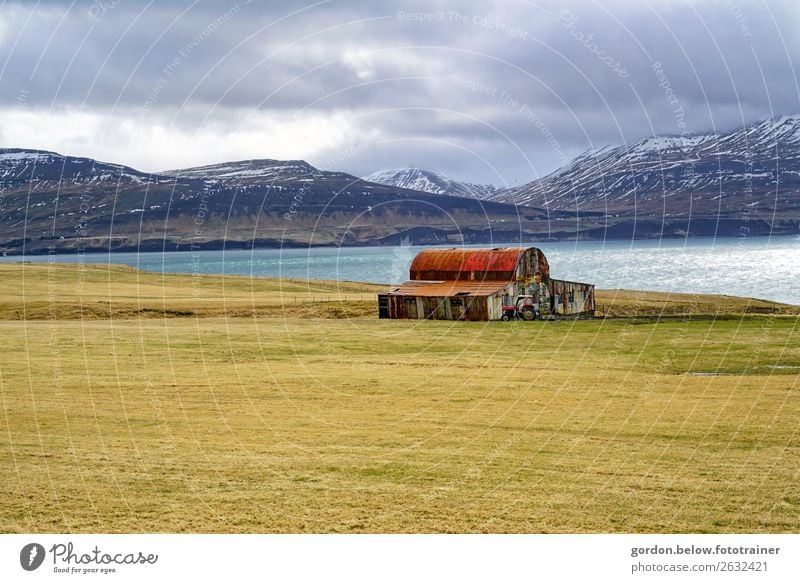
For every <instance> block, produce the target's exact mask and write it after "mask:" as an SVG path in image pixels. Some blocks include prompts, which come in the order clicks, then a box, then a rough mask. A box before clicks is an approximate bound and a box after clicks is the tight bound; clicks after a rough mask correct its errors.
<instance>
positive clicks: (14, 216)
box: [0, 149, 544, 253]
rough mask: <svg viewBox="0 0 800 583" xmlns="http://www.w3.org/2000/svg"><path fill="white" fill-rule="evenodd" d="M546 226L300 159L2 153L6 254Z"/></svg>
mask: <svg viewBox="0 0 800 583" xmlns="http://www.w3.org/2000/svg"><path fill="white" fill-rule="evenodd" d="M454 216H456V217H458V220H459V224H458V225H453V217H454ZM543 217H544V214H543V213H541V212H540V211H536V210H535V209H525V213H524V214H523V216H520V212H519V210H518V209H517V208H516V207H515V206H513V205H508V204H502V203H494V202H484V201H479V200H475V199H474V198H464V197H455V196H445V195H442V194H432V193H428V192H419V191H413V190H408V189H404V188H400V187H396V186H386V185H382V184H374V183H371V182H365V181H364V180H361V179H360V178H357V177H355V176H352V175H350V174H346V173H344V172H328V171H324V170H319V169H317V168H314V167H313V166H311V165H310V164H308V163H307V162H305V161H302V160H289V161H283V160H244V161H238V162H226V163H223V164H214V165H208V166H201V167H196V168H188V169H182V170H172V171H167V172H163V173H155V174H149V173H144V172H139V171H138V170H135V169H133V168H129V167H127V166H120V165H117V164H108V163H105V162H99V161H96V160H92V159H89V158H76V157H70V156H62V155H61V154H56V153H54V152H44V151H38V150H22V149H5V150H0V251H2V252H4V253H19V252H22V251H24V252H25V253H46V252H52V251H53V250H58V251H62V252H65V251H74V250H76V249H82V250H101V251H108V250H112V249H113V250H122V249H125V250H157V251H164V250H176V249H190V248H191V249H200V248H214V249H218V248H222V247H231V248H237V247H238V248H241V247H248V248H249V247H253V246H257V245H262V246H269V247H276V246H292V245H308V244H314V245H348V244H349V245H355V244H386V243H392V242H394V241H395V240H398V241H400V240H407V241H410V242H412V243H414V244H419V243H451V242H452V243H455V242H465V241H466V242H480V241H491V240H494V239H497V238H498V237H500V236H501V235H500V234H499V233H502V236H503V237H506V238H508V237H514V236H516V237H518V238H522V237H525V238H530V237H532V236H534V234H535V233H536V232H538V229H539V228H540V223H541V221H542V219H543Z"/></svg>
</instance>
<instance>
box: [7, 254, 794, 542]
mask: <svg viewBox="0 0 800 583" xmlns="http://www.w3.org/2000/svg"><path fill="white" fill-rule="evenodd" d="M379 289H381V286H374V285H365V284H357V283H352V284H350V283H347V284H337V283H335V282H311V283H309V282H305V281H302V282H301V281H280V280H266V279H250V278H244V277H216V276H196V277H193V276H191V275H188V276H179V275H168V276H162V275H157V274H147V273H143V272H139V271H136V270H133V269H130V268H121V267H113V268H108V267H98V266H86V267H85V268H81V267H79V266H75V265H72V266H61V265H55V264H53V265H47V264H45V265H42V264H38V265H24V266H20V265H2V266H0V302H2V303H0V335H2V337H3V350H2V353H0V397H1V398H0V404H2V408H3V415H2V416H0V435H2V438H0V471H2V473H3V475H4V476H6V479H5V487H4V488H3V491H2V492H1V493H0V506H1V507H2V508H3V511H2V512H1V513H0V530H2V531H3V532H53V531H59V532H61V531H69V532H163V531H168V532H795V531H796V530H797V526H798V523H799V522H800V480H798V474H797V468H798V461H800V458H798V452H800V435H798V432H797V427H798V426H799V425H800V393H799V392H798V388H800V381H799V379H800V375H798V372H800V329H798V318H797V316H796V314H797V311H796V308H791V307H786V306H781V305H778V304H772V303H762V302H754V301H751V300H744V299H735V298H714V297H710V296H697V297H693V296H676V295H674V294H672V295H669V296H668V297H667V296H665V295H663V294H650V293H639V292H624V293H622V292H603V293H601V294H598V296H599V302H600V304H601V306H602V305H606V306H608V308H609V309H611V310H617V311H626V310H632V311H635V312H637V313H639V315H643V314H641V312H643V311H645V310H650V311H651V312H652V313H660V312H662V311H664V310H665V309H669V310H671V311H672V313H674V314H680V315H681V316H680V317H669V318H663V319H661V320H657V319H647V318H642V317H640V318H633V319H625V318H610V319H596V320H591V321H577V322H576V321H560V322H534V323H522V322H520V323H500V322H497V323H495V322H492V323H477V322H458V323H454V322H430V321H387V320H378V319H377V318H376V317H375V311H376V310H375V299H374V293H375V291H376V290H379ZM705 306H711V307H712V308H713V310H710V309H709V310H707V308H706V307H705ZM752 308H758V309H763V310H764V311H766V312H769V313H763V314H752ZM703 310H707V311H706V313H705V315H703V313H702V312H703ZM689 312H691V314H692V317H686V316H685V314H687V313H689ZM254 314H255V315H256V316H257V317H253V316H254ZM714 314H716V315H717V316H718V317H710V316H711V315H714ZM651 315H652V314H651ZM165 316H166V317H165ZM719 316H724V317H719Z"/></svg>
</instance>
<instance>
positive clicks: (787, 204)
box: [492, 116, 800, 218]
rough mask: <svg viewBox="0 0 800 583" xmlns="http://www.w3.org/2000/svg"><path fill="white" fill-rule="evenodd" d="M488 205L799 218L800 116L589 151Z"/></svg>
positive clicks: (612, 212) (665, 215)
mask: <svg viewBox="0 0 800 583" xmlns="http://www.w3.org/2000/svg"><path fill="white" fill-rule="evenodd" d="M492 200H497V201H503V202H513V203H515V204H522V205H530V206H539V207H544V208H546V209H549V210H558V211H573V212H576V211H577V212H580V213H581V214H583V213H584V212H586V211H589V212H591V211H594V212H601V213H605V214H608V215H610V216H625V215H627V216H632V215H635V216H637V217H648V216H649V217H661V218H669V217H687V216H694V217H697V216H707V217H739V218H741V217H743V216H745V215H748V216H753V215H757V214H761V215H763V216H768V215H769V216H771V215H772V214H773V213H777V214H778V215H780V216H784V217H785V216H787V213H788V214H789V215H792V216H794V215H800V116H781V117H777V118H773V119H768V120H764V121H761V122H758V123H755V124H753V125H750V126H746V127H743V128H739V129H736V130H733V131H728V132H724V133H707V134H702V135H694V136H684V137H674V136H661V137H651V138H647V139H644V140H642V141H640V142H638V143H636V144H633V145H630V146H628V145H625V146H620V147H605V148H600V149H597V150H590V151H588V152H586V153H584V154H582V155H581V156H579V157H578V158H576V159H575V160H573V161H572V162H570V163H569V164H567V165H566V166H564V167H562V168H560V169H558V170H556V171H555V172H553V173H552V174H550V175H548V176H545V177H543V178H541V179H539V180H534V181H533V182H530V183H528V184H525V185H523V186H520V187H517V188H513V189H509V190H507V191H504V192H501V193H499V194H498V195H497V196H495V197H493V198H492Z"/></svg>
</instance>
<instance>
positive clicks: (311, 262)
mask: <svg viewBox="0 0 800 583" xmlns="http://www.w3.org/2000/svg"><path fill="white" fill-rule="evenodd" d="M482 246H484V245H474V247H482ZM531 246H536V247H539V248H541V249H542V250H543V251H544V252H545V255H547V258H548V260H549V262H550V271H551V275H552V276H553V277H556V278H559V279H567V280H574V281H585V282H589V283H594V284H596V285H597V286H598V287H601V288H606V289H614V288H623V289H644V290H656V291H677V292H686V293H718V294H726V295H736V296H745V297H757V298H764V299H770V300H776V301H781V302H787V303H792V304H800V237H796V236H788V237H771V238H769V237H749V238H744V239H736V238H726V239H688V240H683V239H681V240H662V241H598V242H562V243H531ZM420 249H423V247H413V246H411V247H341V248H335V247H323V248H310V249H283V250H279V249H255V250H233V251H199V252H191V251H186V252H168V253H113V254H91V255H82V256H81V255H77V254H65V255H58V256H56V257H55V259H56V260H57V261H69V262H85V263H124V264H127V265H131V266H134V267H138V268H139V269H143V270H145V271H155V272H169V273H227V274H237V275H250V276H270V277H291V278H300V279H332V280H340V281H369V282H375V283H398V282H401V281H404V280H405V279H407V277H408V267H409V265H410V264H411V260H412V259H413V257H414V255H415V254H416V253H417V251H419V250H420ZM20 260H27V261H37V262H38V261H47V260H48V258H47V257H46V256H28V257H20V256H16V257H4V258H0V261H20Z"/></svg>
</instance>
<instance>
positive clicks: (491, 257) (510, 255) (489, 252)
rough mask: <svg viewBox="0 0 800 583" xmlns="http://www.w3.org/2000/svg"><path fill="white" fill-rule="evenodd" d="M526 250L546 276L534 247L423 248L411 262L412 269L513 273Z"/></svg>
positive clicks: (542, 258) (545, 267)
mask: <svg viewBox="0 0 800 583" xmlns="http://www.w3.org/2000/svg"><path fill="white" fill-rule="evenodd" d="M526 251H531V252H533V253H535V254H536V257H537V263H538V265H539V267H540V269H541V271H542V275H543V276H546V277H547V276H549V275H550V274H549V268H548V265H547V259H546V258H545V256H544V253H542V252H541V250H539V249H537V248H536V247H528V248H525V247H505V248H494V249H468V248H463V247H461V248H452V249H425V250H424V251H420V252H419V253H418V254H417V256H416V257H415V258H414V261H413V262H412V263H411V269H410V271H411V272H412V273H414V272H448V273H469V272H483V273H486V272H503V273H512V274H513V273H514V272H515V271H516V270H517V266H518V265H519V262H520V259H521V257H522V256H523V255H524V254H525V252H526Z"/></svg>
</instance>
